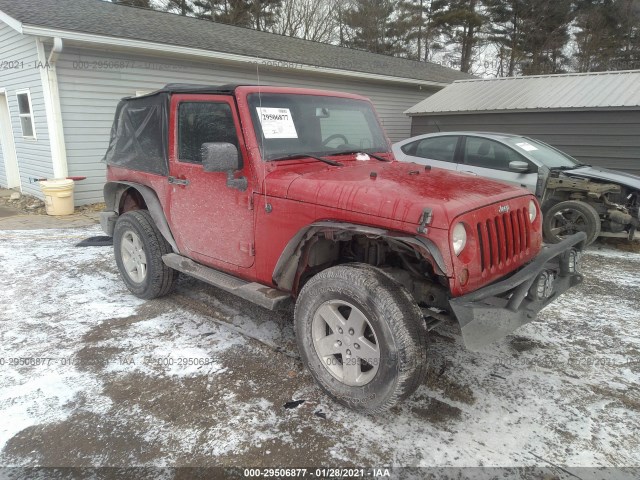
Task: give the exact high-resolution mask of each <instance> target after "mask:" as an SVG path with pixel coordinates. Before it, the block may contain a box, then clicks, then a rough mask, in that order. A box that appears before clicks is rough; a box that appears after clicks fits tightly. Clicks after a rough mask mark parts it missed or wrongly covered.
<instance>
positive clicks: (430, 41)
mask: <svg viewBox="0 0 640 480" xmlns="http://www.w3.org/2000/svg"><path fill="white" fill-rule="evenodd" d="M433 3H434V2H433V1H432V0H403V1H401V2H400V3H399V5H398V12H399V15H398V19H397V22H399V23H400V30H401V31H404V32H405V37H404V41H405V44H406V45H405V49H406V50H407V51H408V56H409V58H413V59H415V60H423V61H429V60H430V59H431V56H432V53H433V52H434V51H436V50H440V49H441V48H442V46H441V44H440V43H439V42H438V41H437V38H438V37H439V35H440V30H439V29H438V27H437V26H436V25H435V23H434V21H433V17H434V14H435V13H437V12H434V9H433Z"/></svg>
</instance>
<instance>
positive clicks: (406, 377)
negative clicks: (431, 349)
mask: <svg viewBox="0 0 640 480" xmlns="http://www.w3.org/2000/svg"><path fill="white" fill-rule="evenodd" d="M295 331H296V338H297V342H298V346H299V349H300V353H301V355H302V360H303V362H304V364H305V365H306V366H307V368H309V370H310V372H311V374H312V375H313V377H314V378H315V380H316V381H317V382H318V384H319V385H320V387H321V388H322V389H323V390H324V391H325V392H326V393H327V394H328V395H329V396H330V397H331V398H332V399H334V400H335V401H336V402H338V403H340V404H342V405H346V406H348V407H349V408H352V409H354V410H359V411H362V412H367V413H375V412H380V411H383V410H386V409H387V408H390V407H391V406H393V405H395V404H396V403H397V402H398V401H400V400H402V399H404V398H406V397H407V396H409V395H410V394H411V393H413V391H414V390H415V389H416V388H417V387H418V386H419V385H420V383H421V382H422V380H423V379H424V377H425V374H426V369H427V329H426V324H425V322H424V319H423V317H422V313H421V311H420V308H419V307H418V305H417V304H416V302H415V301H414V299H413V297H412V296H411V295H410V294H409V292H407V290H406V289H405V288H404V287H403V286H401V285H400V284H398V283H397V282H395V281H394V280H392V279H391V278H390V277H388V276H387V275H385V274H384V273H382V272H381V271H380V270H378V269H377V268H375V267H372V266H370V265H365V264H349V265H340V266H336V267H332V268H329V269H327V270H324V271H322V272H320V273H318V274H317V275H315V276H314V277H312V278H311V279H310V280H309V281H308V282H307V283H306V285H305V286H304V288H303V289H302V291H301V292H300V295H299V296H298V300H297V302H296V307H295Z"/></svg>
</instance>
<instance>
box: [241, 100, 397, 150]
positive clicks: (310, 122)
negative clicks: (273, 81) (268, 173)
mask: <svg viewBox="0 0 640 480" xmlns="http://www.w3.org/2000/svg"><path fill="white" fill-rule="evenodd" d="M248 102H249V109H250V111H251V118H252V120H253V126H254V129H255V131H256V137H257V139H258V144H259V146H260V152H261V153H262V158H264V159H265V160H267V161H269V160H276V159H279V158H282V157H286V156H291V155H296V156H297V155H305V154H310V155H316V156H323V155H332V154H335V153H339V152H352V151H358V152H365V153H367V152H368V153H377V152H388V151H389V146H388V143H387V140H386V137H385V136H384V133H383V131H382V128H381V127H380V124H379V123H378V119H377V118H376V115H375V113H374V111H373V108H372V106H371V104H370V103H369V102H366V101H364V100H356V99H351V98H339V97H329V96H321V95H298V94H280V93H261V94H258V93H254V94H251V95H249V96H248Z"/></svg>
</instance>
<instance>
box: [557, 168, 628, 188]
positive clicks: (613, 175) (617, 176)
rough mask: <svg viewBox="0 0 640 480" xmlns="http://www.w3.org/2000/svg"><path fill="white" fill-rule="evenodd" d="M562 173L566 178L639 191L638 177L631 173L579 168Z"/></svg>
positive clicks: (606, 169)
mask: <svg viewBox="0 0 640 480" xmlns="http://www.w3.org/2000/svg"><path fill="white" fill-rule="evenodd" d="M562 173H564V174H565V175H567V176H568V177H582V178H592V179H594V180H602V181H604V182H608V183H615V184H618V185H624V186H626V187H629V188H632V189H634V190H640V177H639V176H637V175H632V174H631V173H625V172H619V171H616V170H609V169H608V168H603V167H580V168H576V169H575V170H565V171H564V172H562Z"/></svg>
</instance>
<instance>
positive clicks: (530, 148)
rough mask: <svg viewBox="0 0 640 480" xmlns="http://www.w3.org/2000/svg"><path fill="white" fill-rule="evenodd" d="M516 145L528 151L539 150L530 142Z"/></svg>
mask: <svg viewBox="0 0 640 480" xmlns="http://www.w3.org/2000/svg"><path fill="white" fill-rule="evenodd" d="M516 146H518V147H520V148H521V149H523V150H524V151H526V152H533V151H534V150H538V149H537V148H536V147H534V146H533V145H531V144H530V143H528V142H522V143H516Z"/></svg>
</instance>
